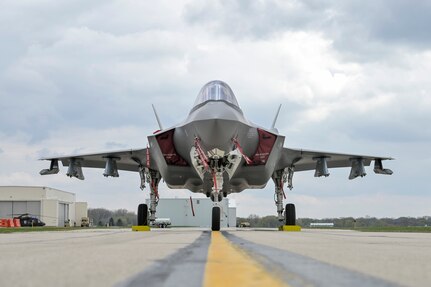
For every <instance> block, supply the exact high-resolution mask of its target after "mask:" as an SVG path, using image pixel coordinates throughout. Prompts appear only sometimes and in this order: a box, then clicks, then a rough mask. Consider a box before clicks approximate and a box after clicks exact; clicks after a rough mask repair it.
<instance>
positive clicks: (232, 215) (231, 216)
mask: <svg viewBox="0 0 431 287" xmlns="http://www.w3.org/2000/svg"><path fill="white" fill-rule="evenodd" d="M235 226H236V207H229V227H235Z"/></svg>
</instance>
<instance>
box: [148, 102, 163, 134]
mask: <svg viewBox="0 0 431 287" xmlns="http://www.w3.org/2000/svg"><path fill="white" fill-rule="evenodd" d="M151 106H152V107H153V111H154V115H155V116H156V120H157V124H158V125H159V129H160V130H161V131H162V130H163V127H162V123H161V122H160V119H159V115H158V114H157V111H156V108H155V107H154V105H153V104H151Z"/></svg>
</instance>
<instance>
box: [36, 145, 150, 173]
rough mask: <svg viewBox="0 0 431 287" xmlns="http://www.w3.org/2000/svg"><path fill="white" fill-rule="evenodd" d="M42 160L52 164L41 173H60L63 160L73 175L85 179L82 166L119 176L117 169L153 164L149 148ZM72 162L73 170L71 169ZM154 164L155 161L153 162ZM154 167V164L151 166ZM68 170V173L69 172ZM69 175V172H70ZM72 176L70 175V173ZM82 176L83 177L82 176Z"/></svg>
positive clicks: (137, 167)
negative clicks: (101, 169)
mask: <svg viewBox="0 0 431 287" xmlns="http://www.w3.org/2000/svg"><path fill="white" fill-rule="evenodd" d="M42 160H50V161H51V166H50V168H49V169H44V170H42V171H41V172H40V174H41V175H45V174H54V173H58V171H59V168H58V161H61V162H62V164H63V166H69V171H70V172H72V175H73V176H75V177H77V178H80V179H83V176H82V171H81V168H82V167H90V168H104V169H105V173H106V174H107V175H106V174H104V175H105V176H108V175H109V176H118V172H116V171H117V170H126V171H136V172H137V171H139V166H140V165H141V166H144V167H147V165H148V163H149V164H150V165H151V162H150V159H149V152H148V149H146V148H144V149H136V150H133V149H129V150H122V151H112V152H103V153H95V154H81V155H70V156H59V157H49V158H42ZM71 163H72V170H71V166H70V165H71ZM153 165H154V163H153ZM151 168H152V169H156V168H154V166H151ZM69 171H68V173H69ZM68 175H69V174H68ZM69 176H70V175H69ZM81 177H82V178H81Z"/></svg>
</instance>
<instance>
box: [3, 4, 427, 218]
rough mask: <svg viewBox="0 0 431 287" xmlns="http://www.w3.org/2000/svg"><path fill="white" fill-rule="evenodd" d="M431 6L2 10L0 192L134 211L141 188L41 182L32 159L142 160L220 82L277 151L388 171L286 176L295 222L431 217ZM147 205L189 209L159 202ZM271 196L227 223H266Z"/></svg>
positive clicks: (123, 176)
mask: <svg viewBox="0 0 431 287" xmlns="http://www.w3.org/2000/svg"><path fill="white" fill-rule="evenodd" d="M430 14H431V4H430V2H429V1H415V3H414V5H412V4H411V1H397V0H391V1H381V0H380V1H379V0H376V1H365V2H364V1H359V0H358V1H318V0H309V1H281V0H280V1H276V0H268V1H246V0H244V1H239V0H236V1H235V0H230V1H215V0H209V1H130V0H123V1H106V0H104V1H83V0H81V1H58V0H41V1H29V0H23V1H13V0H10V1H9V0H0V41H1V42H0V111H1V112H0V185H23V186H27V185H36V186H48V187H52V188H57V189H61V190H65V191H69V192H73V193H75V194H76V198H77V201H87V202H88V204H89V207H105V208H108V209H119V208H126V209H128V210H136V208H137V205H138V203H140V202H143V201H144V200H145V199H146V198H148V194H149V190H148V189H146V190H144V191H141V190H140V189H139V175H138V174H137V173H132V172H121V171H120V177H119V178H104V177H103V175H102V173H103V170H96V169H84V175H85V177H86V179H85V181H80V180H78V179H76V178H72V179H70V178H68V177H66V176H65V173H66V170H67V168H65V167H63V168H61V171H60V174H58V175H50V176H40V175H39V171H40V170H41V169H43V168H47V167H48V165H49V162H44V161H40V160H38V159H40V158H41V157H44V156H53V155H54V156H56V155H68V154H77V153H91V152H102V151H110V150H121V149H130V148H144V147H146V145H147V139H146V136H147V135H150V134H152V133H153V132H154V131H155V130H157V129H158V126H157V122H156V120H155V117H154V115H153V112H152V108H151V104H154V105H155V106H156V107H157V109H158V113H159V116H160V118H161V121H162V123H163V125H164V126H173V125H175V124H176V123H179V122H181V121H183V120H184V119H185V118H186V116H187V114H188V112H189V110H190V109H191V108H192V106H193V102H194V100H195V98H196V96H197V94H198V92H199V90H200V88H201V87H202V86H203V85H204V84H205V83H207V82H209V81H211V80H216V79H217V80H222V81H225V82H226V83H228V84H229V85H230V87H231V88H232V90H233V91H234V93H235V95H236V97H237V100H238V102H239V105H240V107H241V109H242V110H243V112H244V114H245V116H246V117H247V118H248V119H249V120H251V121H252V122H254V123H256V124H259V125H261V126H266V127H270V125H271V123H272V120H273V117H274V114H275V112H276V110H277V107H278V105H279V104H282V105H283V107H282V110H281V113H280V116H279V118H278V121H277V124H276V127H277V128H278V130H279V132H280V133H281V134H283V135H285V136H286V140H285V146H286V147H291V148H304V149H313V150H322V151H332V152H344V153H355V154H368V155H378V156H391V157H394V158H395V159H396V160H394V161H390V162H387V161H386V162H384V165H385V167H386V168H390V169H392V170H393V171H394V174H393V175H392V176H383V175H376V174H374V173H373V171H372V167H368V168H367V169H366V170H367V173H368V175H367V176H366V177H364V178H358V179H355V180H352V181H350V180H348V175H349V172H350V170H349V169H348V168H347V169H332V170H330V172H331V175H330V176H329V177H328V178H314V177H313V171H310V172H301V173H295V175H294V189H293V190H292V191H289V192H288V193H287V198H288V200H287V201H286V203H287V202H293V203H295V204H296V209H297V216H298V217H314V218H325V217H347V216H354V217H361V216H376V217H399V216H414V217H416V216H425V215H431V194H430V192H431V184H430V180H429V177H430V175H429V170H430V166H431V155H430V154H431V153H430V143H431V124H430V123H431V81H430V75H431V46H430V45H431V34H430V33H429V27H431V17H429V15H430ZM160 195H161V197H167V198H172V197H179V198H181V197H189V196H192V197H202V195H200V194H193V193H191V192H189V191H187V190H170V189H168V188H167V187H166V186H165V185H164V184H161V186H160ZM273 196H274V186H273V184H272V182H269V183H268V185H267V187H266V188H265V189H262V190H245V191H243V192H242V193H239V194H234V195H230V196H229V198H230V199H233V201H234V202H235V204H236V206H237V214H238V215H239V216H248V215H250V214H257V215H260V216H264V215H276V206H275V204H274V201H273Z"/></svg>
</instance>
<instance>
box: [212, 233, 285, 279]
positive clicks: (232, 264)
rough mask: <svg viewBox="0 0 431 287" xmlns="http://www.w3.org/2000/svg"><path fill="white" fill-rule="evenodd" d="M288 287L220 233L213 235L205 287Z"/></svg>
mask: <svg viewBox="0 0 431 287" xmlns="http://www.w3.org/2000/svg"><path fill="white" fill-rule="evenodd" d="M212 286H217V287H220V286H223V287H229V286H235V287H238V286H288V285H287V284H285V283H284V282H282V281H281V280H280V279H278V278H276V277H275V275H271V274H270V273H268V271H267V270H265V268H264V267H263V266H262V265H260V264H259V263H258V262H256V261H255V260H254V259H253V258H252V257H251V256H250V255H248V254H247V253H245V251H243V250H242V249H240V248H238V247H236V246H235V245H233V244H232V243H230V242H229V240H227V239H226V238H225V237H224V236H223V235H222V234H221V232H219V231H213V232H212V233H211V243H210V246H209V249H208V260H207V264H206V266H205V278H204V287H212Z"/></svg>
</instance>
